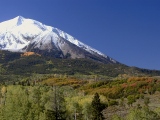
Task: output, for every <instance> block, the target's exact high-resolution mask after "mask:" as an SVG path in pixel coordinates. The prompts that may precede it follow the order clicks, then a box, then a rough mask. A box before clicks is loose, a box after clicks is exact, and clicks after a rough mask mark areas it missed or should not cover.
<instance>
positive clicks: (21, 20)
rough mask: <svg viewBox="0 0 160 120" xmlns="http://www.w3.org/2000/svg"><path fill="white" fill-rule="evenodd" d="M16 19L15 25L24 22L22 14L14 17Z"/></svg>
mask: <svg viewBox="0 0 160 120" xmlns="http://www.w3.org/2000/svg"><path fill="white" fill-rule="evenodd" d="M14 19H15V20H16V21H17V26H19V25H21V24H22V23H23V22H24V19H25V18H24V17H22V16H17V17H16V18H14Z"/></svg>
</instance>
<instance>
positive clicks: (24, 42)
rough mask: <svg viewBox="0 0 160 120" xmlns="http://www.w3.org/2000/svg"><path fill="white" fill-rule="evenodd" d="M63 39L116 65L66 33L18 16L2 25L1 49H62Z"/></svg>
mask: <svg viewBox="0 0 160 120" xmlns="http://www.w3.org/2000/svg"><path fill="white" fill-rule="evenodd" d="M61 38H63V39H65V40H67V41H68V42H70V43H72V44H74V45H76V46H78V47H79V48H81V49H83V50H85V51H87V52H89V53H91V54H93V55H95V54H96V55H99V56H101V57H104V58H106V59H110V61H112V62H113V63H116V61H115V60H113V59H111V58H109V57H108V56H106V55H104V54H103V53H101V52H99V51H98V50H96V49H94V48H92V47H90V46H88V45H86V44H84V43H82V42H80V41H79V40H77V39H76V38H74V37H72V36H71V35H69V34H67V33H65V32H64V31H61V30H59V29H58V28H54V27H51V26H47V25H44V24H42V23H40V22H38V21H36V20H32V19H26V18H24V17H22V16H17V17H16V18H13V19H11V20H8V21H4V22H1V23H0V49H2V50H10V51H22V49H24V48H25V47H27V46H29V45H30V44H34V45H35V46H36V47H37V48H38V47H40V46H42V44H45V45H47V43H49V44H50V42H51V43H52V44H54V47H56V48H57V49H62V46H64V45H63V44H64V42H62V40H61ZM60 41H61V42H60ZM42 48H44V46H43V47H42Z"/></svg>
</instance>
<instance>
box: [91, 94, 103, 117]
mask: <svg viewBox="0 0 160 120" xmlns="http://www.w3.org/2000/svg"><path fill="white" fill-rule="evenodd" d="M91 106H92V119H93V120H102V119H103V115H102V113H101V112H102V110H103V107H102V104H101V102H100V98H99V94H98V93H95V95H94V98H93V100H92V103H91Z"/></svg>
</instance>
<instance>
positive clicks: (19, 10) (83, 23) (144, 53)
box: [0, 0, 160, 70]
mask: <svg viewBox="0 0 160 120" xmlns="http://www.w3.org/2000/svg"><path fill="white" fill-rule="evenodd" d="M18 15H21V16H23V17H25V18H31V19H35V20H37V21H40V22H42V23H44V24H46V25H50V26H54V27H57V28H59V29H61V30H63V31H65V32H67V33H69V34H70V35H72V36H74V37H76V38H77V39H78V40H80V41H81V42H83V43H86V44H87V45H89V46H92V47H93V48H95V49H97V50H99V51H101V52H102V53H104V54H106V55H108V56H110V57H112V58H114V59H115V60H117V61H119V62H121V63H123V64H126V65H129V66H136V67H141V68H148V69H158V70H160V54H159V51H160V0H1V1H0V16H1V17H0V22H2V21H5V20H8V19H11V18H14V17H16V16H18Z"/></svg>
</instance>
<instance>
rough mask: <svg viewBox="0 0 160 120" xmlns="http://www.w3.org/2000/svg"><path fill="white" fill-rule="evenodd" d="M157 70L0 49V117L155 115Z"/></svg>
mask: <svg viewBox="0 0 160 120" xmlns="http://www.w3.org/2000/svg"><path fill="white" fill-rule="evenodd" d="M159 74H160V71H156V70H146V69H140V68H136V67H128V66H126V65H123V64H103V63H97V62H94V61H90V60H85V59H74V60H71V59H52V58H50V57H44V56H40V55H36V54H33V55H31V56H24V55H22V53H10V52H9V51H0V120H103V119H105V120H159V119H160V101H159V100H160V97H159V96H160V77H159Z"/></svg>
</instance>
